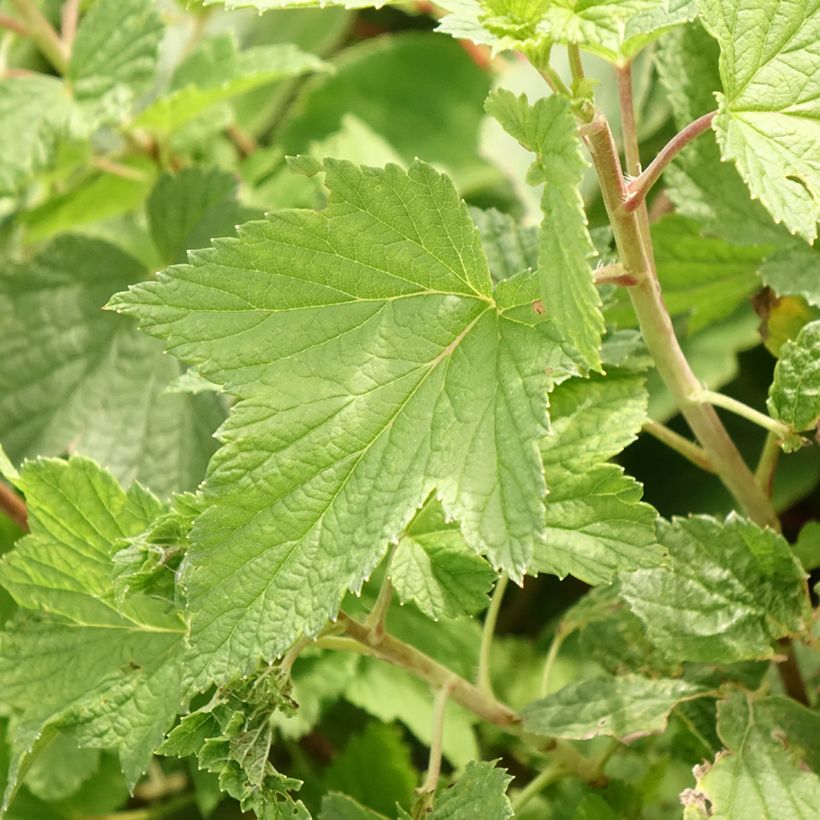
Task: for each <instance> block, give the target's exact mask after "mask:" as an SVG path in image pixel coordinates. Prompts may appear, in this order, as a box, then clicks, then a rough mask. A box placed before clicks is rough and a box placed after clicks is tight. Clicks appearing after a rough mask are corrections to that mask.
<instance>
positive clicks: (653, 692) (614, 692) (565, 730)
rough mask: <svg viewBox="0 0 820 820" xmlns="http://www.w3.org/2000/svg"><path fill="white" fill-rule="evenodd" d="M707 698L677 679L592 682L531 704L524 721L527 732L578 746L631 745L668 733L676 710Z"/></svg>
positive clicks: (702, 689)
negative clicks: (606, 741)
mask: <svg viewBox="0 0 820 820" xmlns="http://www.w3.org/2000/svg"><path fill="white" fill-rule="evenodd" d="M707 692H708V690H707V689H706V687H704V686H700V685H698V684H694V683H690V682H688V681H685V680H676V679H674V678H642V677H640V676H638V675H623V676H620V677H601V678H591V679H589V680H583V681H581V682H580V683H573V684H570V685H569V686H565V687H564V688H563V689H559V690H558V691H557V692H555V693H554V694H552V695H548V696H547V697H545V698H542V699H541V700H537V701H535V702H534V703H531V704H529V705H528V706H526V707H525V708H524V710H523V711H522V713H521V717H522V719H523V725H524V727H525V728H526V730H527V731H530V732H535V733H536V734H542V735H549V736H551V737H563V738H568V739H572V740H587V739H589V738H592V737H598V736H599V735H610V736H612V737H616V738H618V739H619V740H621V741H622V742H629V741H630V740H634V739H636V738H638V737H643V736H644V735H651V734H659V733H661V732H663V731H664V730H665V729H666V723H667V720H668V719H669V713H670V712H671V711H672V710H673V709H674V708H675V706H677V705H678V704H679V703H681V702H683V701H686V700H692V699H693V698H698V697H702V696H703V695H705V694H707Z"/></svg>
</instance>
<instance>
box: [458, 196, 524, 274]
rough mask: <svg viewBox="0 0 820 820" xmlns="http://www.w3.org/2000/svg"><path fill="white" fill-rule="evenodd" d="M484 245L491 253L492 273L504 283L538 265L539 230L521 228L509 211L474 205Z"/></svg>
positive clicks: (472, 210) (489, 256)
mask: <svg viewBox="0 0 820 820" xmlns="http://www.w3.org/2000/svg"><path fill="white" fill-rule="evenodd" d="M470 214H471V216H472V217H473V222H475V224H476V227H477V228H478V232H479V233H480V234H481V244H482V245H483V246H484V253H486V254H487V263H488V264H489V266H490V275H491V276H492V277H493V281H495V282H500V281H501V280H503V279H509V278H510V277H511V276H515V275H516V274H518V273H529V272H530V271H533V270H535V269H536V268H537V267H538V231H537V230H536V229H535V228H530V227H527V228H524V227H521V226H520V225H519V224H518V223H517V222H516V221H515V220H514V219H513V218H512V217H511V216H510V215H509V214H504V213H501V211H496V210H495V208H489V209H488V210H486V211H482V210H480V209H479V208H472V209H471V210H470Z"/></svg>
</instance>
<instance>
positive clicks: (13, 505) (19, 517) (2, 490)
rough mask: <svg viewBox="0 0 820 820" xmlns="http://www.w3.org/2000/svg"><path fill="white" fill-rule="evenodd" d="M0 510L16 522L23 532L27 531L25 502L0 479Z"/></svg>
mask: <svg viewBox="0 0 820 820" xmlns="http://www.w3.org/2000/svg"><path fill="white" fill-rule="evenodd" d="M0 510H2V511H3V512H4V513H5V514H6V515H7V516H8V517H9V518H10V519H11V520H12V521H13V522H14V523H15V524H17V526H18V527H20V529H21V530H22V531H23V532H28V509H27V507H26V502H25V501H24V500H23V499H22V498H21V497H20V496H19V495H17V493H16V492H15V491H14V490H13V489H12V488H11V487H9V486H7V485H6V483H5V482H3V481H0Z"/></svg>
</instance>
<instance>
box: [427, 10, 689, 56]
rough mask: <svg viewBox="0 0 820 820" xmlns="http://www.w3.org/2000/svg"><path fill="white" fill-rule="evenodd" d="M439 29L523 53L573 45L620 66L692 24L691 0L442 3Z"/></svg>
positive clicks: (494, 48)
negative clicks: (551, 44)
mask: <svg viewBox="0 0 820 820" xmlns="http://www.w3.org/2000/svg"><path fill="white" fill-rule="evenodd" d="M438 5H440V6H441V7H442V8H444V9H446V10H447V11H448V12H449V14H448V16H446V17H445V18H444V19H443V21H442V23H441V26H440V30H441V31H444V32H446V33H448V34H451V35H452V36H453V37H457V38H459V39H461V38H466V39H469V40H472V41H473V42H476V43H482V44H485V45H489V46H492V47H493V50H494V51H502V50H505V49H519V50H527V49H529V48H532V47H534V46H537V45H539V44H544V43H548V42H557V43H575V44H578V45H580V46H581V48H584V49H586V50H587V51H590V52H592V53H593V54H597V55H598V56H600V57H603V58H604V59H606V60H610V61H612V62H622V61H626V60H628V59H629V58H630V57H632V56H634V55H635V53H636V52H637V51H638V50H640V49H641V48H643V47H644V46H645V45H647V44H648V43H649V42H651V41H652V40H653V39H655V38H656V37H659V36H660V35H661V34H663V33H664V32H665V31H668V30H669V29H670V28H673V27H674V26H677V25H680V24H681V23H685V22H686V21H688V20H692V19H693V18H694V16H695V14H696V13H697V10H696V6H695V2H694V0H591V1H590V2H581V0H560V2H559V0H441V2H439V4H438Z"/></svg>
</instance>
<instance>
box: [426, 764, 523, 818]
mask: <svg viewBox="0 0 820 820" xmlns="http://www.w3.org/2000/svg"><path fill="white" fill-rule="evenodd" d="M511 781H512V777H510V775H508V774H507V772H506V770H504V769H499V768H498V767H497V766H495V765H494V764H493V763H487V762H486V761H481V762H478V763H476V762H473V763H470V764H469V765H468V766H467V768H466V770H465V771H464V774H463V775H462V776H461V777H460V778H459V779H458V780H457V781H456V782H455V784H454V785H453V786H451V787H450V788H449V789H447V790H446V791H443V792H442V793H441V794H440V795H439V796H438V797H437V798H436V801H435V804H434V805H433V811H432V812H431V813H430V815H429V817H430V820H470V818H473V817H492V818H493V820H506V818H508V817H512V816H513V810H512V806H511V805H510V801H509V799H508V798H507V787H508V786H509V785H510V783H511Z"/></svg>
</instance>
